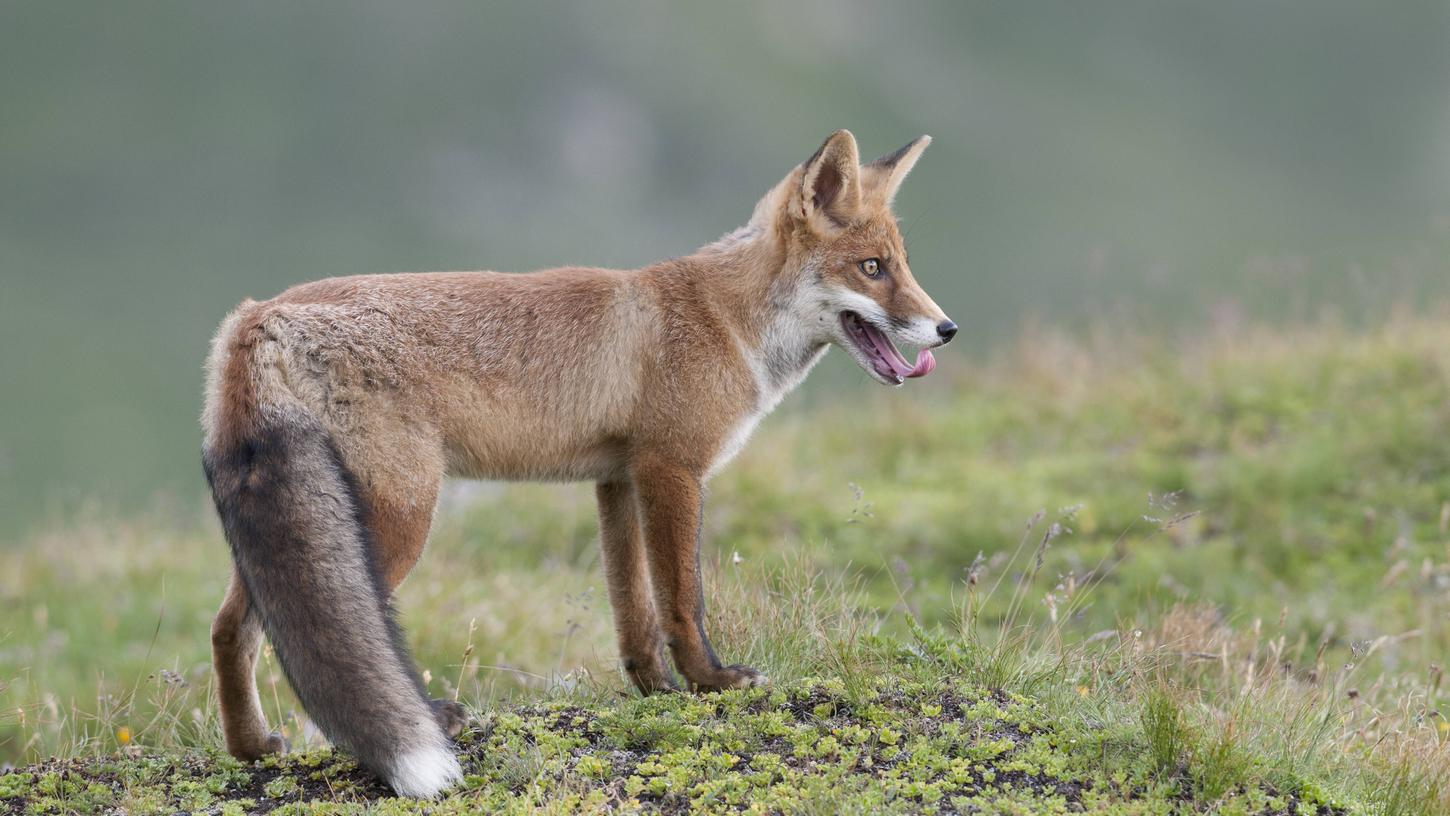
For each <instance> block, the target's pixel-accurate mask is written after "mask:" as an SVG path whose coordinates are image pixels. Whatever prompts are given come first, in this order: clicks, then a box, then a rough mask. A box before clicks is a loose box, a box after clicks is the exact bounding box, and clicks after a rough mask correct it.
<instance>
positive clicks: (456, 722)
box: [428, 700, 468, 739]
mask: <svg viewBox="0 0 1450 816" xmlns="http://www.w3.org/2000/svg"><path fill="white" fill-rule="evenodd" d="M428 704H429V705H431V706H432V707H433V719H435V720H437V721H438V727H439V728H442V729H443V733H445V734H447V735H448V738H449V739H453V738H454V737H457V736H458V735H459V734H462V733H463V728H464V726H466V725H468V709H466V708H464V707H463V704H461V703H457V702H454V701H453V700H429V701H428Z"/></svg>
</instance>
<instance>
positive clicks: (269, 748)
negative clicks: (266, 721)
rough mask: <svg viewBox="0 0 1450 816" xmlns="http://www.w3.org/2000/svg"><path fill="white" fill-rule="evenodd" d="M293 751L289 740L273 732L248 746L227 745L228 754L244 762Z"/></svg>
mask: <svg viewBox="0 0 1450 816" xmlns="http://www.w3.org/2000/svg"><path fill="white" fill-rule="evenodd" d="M290 750H292V746H291V745H288V744H287V739H286V738H285V737H283V736H282V735H281V734H279V733H277V732H276V731H273V732H271V733H269V734H268V735H267V736H265V737H261V738H259V739H257V740H255V741H254V742H252V743H250V744H247V745H231V744H228V745H227V753H229V754H231V755H232V756H234V757H236V758H237V759H240V760H242V761H243V762H255V761H257V760H259V759H261V758H262V757H264V756H267V755H268V754H285V753H287V752H288V751H290Z"/></svg>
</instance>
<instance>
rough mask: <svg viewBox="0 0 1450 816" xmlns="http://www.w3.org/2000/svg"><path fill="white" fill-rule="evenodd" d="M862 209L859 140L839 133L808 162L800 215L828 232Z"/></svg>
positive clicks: (842, 132)
mask: <svg viewBox="0 0 1450 816" xmlns="http://www.w3.org/2000/svg"><path fill="white" fill-rule="evenodd" d="M860 207H861V158H860V155H859V153H858V152H857V150H856V137H855V136H852V135H851V131H849V130H838V131H836V132H835V133H832V134H831V135H830V137H829V138H827V139H826V141H825V144H822V145H821V149H820V150H817V151H816V154H815V155H814V156H811V157H810V159H809V160H807V161H806V163H805V173H804V174H803V175H802V176H801V188H800V214H801V216H802V217H803V218H805V220H806V221H807V222H809V223H811V224H812V225H813V226H816V227H818V228H824V229H831V228H833V227H840V226H842V225H844V224H846V223H847V222H848V221H850V220H851V218H852V217H853V216H854V215H855V214H856V212H857V211H858V210H859V209H860Z"/></svg>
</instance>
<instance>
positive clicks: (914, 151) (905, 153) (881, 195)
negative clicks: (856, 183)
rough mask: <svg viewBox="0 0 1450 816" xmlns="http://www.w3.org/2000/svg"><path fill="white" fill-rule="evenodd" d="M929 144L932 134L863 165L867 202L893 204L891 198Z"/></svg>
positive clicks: (886, 205) (862, 187)
mask: <svg viewBox="0 0 1450 816" xmlns="http://www.w3.org/2000/svg"><path fill="white" fill-rule="evenodd" d="M929 144H931V137H930V136H918V137H917V138H916V139H915V140H914V141H912V142H911V143H910V144H908V145H907V146H906V147H903V148H901V149H900V150H898V151H896V152H895V153H891V154H888V155H885V156H882V157H881V158H879V159H877V160H876V161H873V162H871V163H870V164H868V165H866V166H865V167H862V168H861V192H862V195H864V196H865V197H866V200H867V202H868V203H870V204H872V205H875V206H880V207H889V206H891V200H892V199H893V198H896V191H897V190H898V189H900V188H901V182H902V181H904V180H905V179H906V174H907V173H910V172H911V168H912V167H915V166H916V160H917V159H919V158H921V153H922V151H924V150H926V146H927V145H929Z"/></svg>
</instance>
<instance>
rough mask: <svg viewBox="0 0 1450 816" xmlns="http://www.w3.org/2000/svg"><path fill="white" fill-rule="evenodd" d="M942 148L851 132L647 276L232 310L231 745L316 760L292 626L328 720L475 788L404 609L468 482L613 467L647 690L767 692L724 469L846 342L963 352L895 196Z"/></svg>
mask: <svg viewBox="0 0 1450 816" xmlns="http://www.w3.org/2000/svg"><path fill="white" fill-rule="evenodd" d="M930 142H931V139H930V137H927V136H922V137H920V138H918V139H915V140H913V141H912V142H910V143H909V144H907V145H906V146H904V147H902V148H901V149H900V150H897V151H896V152H894V153H891V154H888V155H886V156H883V157H882V158H879V159H876V160H875V161H871V162H868V163H865V164H862V163H861V161H860V158H859V155H858V149H857V144H856V139H855V137H854V136H853V135H852V134H851V133H850V131H847V130H839V131H836V132H835V133H833V134H831V136H830V137H829V138H827V139H826V140H825V142H824V143H823V144H822V145H821V146H820V148H819V149H818V150H816V152H815V153H814V154H813V155H812V156H811V157H810V158H809V159H807V160H806V161H805V162H803V163H801V164H799V165H797V166H796V167H794V168H793V169H792V170H791V171H790V173H788V174H787V175H786V176H785V178H783V179H782V180H781V181H780V182H778V183H777V184H776V185H775V186H774V187H772V188H771V189H770V191H769V192H767V193H766V194H765V196H764V197H762V198H761V199H760V200H759V202H758V203H757V204H756V205H755V208H754V210H753V211H752V214H751V216H750V220H749V221H748V222H747V223H746V225H745V226H743V227H741V228H739V229H737V230H735V231H733V232H730V233H728V234H726V235H725V236H723V237H722V238H720V239H718V240H716V241H714V242H713V243H710V244H708V245H706V246H704V247H703V248H701V249H699V250H698V251H696V252H694V253H693V254H690V255H687V256H684V257H678V258H673V259H670V260H665V261H662V262H659V263H655V264H652V265H649V266H645V267H643V268H640V269H633V270H614V269H597V268H585V267H565V268H558V269H550V270H544V271H538V272H531V273H523V274H505V273H498V272H456V273H407V274H383V275H362V276H354V277H341V278H329V279H324V280H319V281H314V282H311V283H304V284H300V285H297V286H295V287H293V288H291V289H288V290H286V291H284V292H283V293H282V294H280V295H278V296H276V297H274V298H272V299H271V300H266V301H260V302H259V301H253V300H246V301H243V302H242V303H241V304H240V305H239V306H237V307H236V308H235V309H234V310H232V311H231V312H230V313H229V314H228V315H227V316H226V318H225V319H224V320H223V322H222V324H221V326H220V328H219V329H218V330H217V332H216V334H215V336H214V338H213V340H212V345H211V350H210V354H209V355H208V357H207V362H206V385H205V400H204V407H203V410H202V430H203V443H202V462H203V466H204V470H205V473H206V478H207V481H208V484H209V486H210V489H211V494H212V498H213V501H214V504H215V506H216V511H217V514H218V516H219V518H220V520H221V526H222V531H223V533H224V535H225V537H226V540H227V543H228V546H229V549H230V551H231V556H232V565H233V569H232V574H231V579H230V584H229V586H228V588H227V591H226V596H225V599H224V600H223V601H222V604H221V608H220V609H219V610H218V612H217V615H216V618H215V620H214V621H213V623H212V627H211V646H212V661H213V669H214V677H215V686H216V690H217V702H218V706H219V709H220V720H221V725H222V731H223V738H224V741H225V744H226V749H227V751H228V752H229V753H231V754H232V755H234V756H236V757H237V758H239V759H242V760H248V761H250V760H256V759H258V758H260V757H262V756H264V755H266V754H270V753H276V752H283V751H286V750H287V749H288V745H287V742H286V740H284V739H283V737H282V736H281V735H280V734H278V733H276V732H274V731H271V730H269V728H268V726H267V722H266V719H265V717H264V715H263V712H262V706H261V703H260V700H259V696H258V692H257V685H256V680H255V669H256V662H257V659H258V655H259V651H260V648H261V643H262V638H263V636H264V635H265V637H266V638H267V639H268V640H269V642H270V643H271V644H272V647H273V649H274V651H275V653H276V656H277V658H278V660H279V662H280V664H281V666H282V669H283V671H284V674H285V676H286V677H287V680H288V682H289V683H290V684H291V686H292V688H293V690H294V691H295V692H296V695H297V698H298V700H299V701H300V703H301V705H302V707H303V709H304V710H305V711H306V713H307V715H308V716H309V717H310V719H311V720H312V721H313V722H314V723H315V724H316V725H317V727H318V728H319V729H320V730H321V731H322V733H323V734H324V735H325V736H326V737H327V738H328V739H329V740H330V741H331V742H332V743H333V744H334V745H336V746H338V747H339V748H342V749H344V750H346V751H349V752H351V753H352V754H353V756H354V757H355V758H356V759H357V760H358V762H359V764H361V765H362V766H363V767H365V768H367V769H369V770H371V771H372V772H374V773H376V774H377V775H378V776H379V777H380V778H381V779H383V780H384V781H385V782H386V783H387V784H388V785H390V786H391V788H392V789H393V790H394V791H395V792H396V793H397V794H398V795H400V796H405V797H417V798H433V797H436V796H438V795H439V794H441V793H442V792H443V791H445V790H447V789H448V788H449V787H451V786H452V785H454V784H455V783H457V782H459V781H460V780H461V779H462V777H463V773H462V769H461V766H460V764H459V761H458V759H457V757H456V756H455V754H454V752H453V750H452V747H451V740H452V739H453V738H454V737H456V736H458V734H459V733H461V730H462V729H463V728H464V727H465V726H466V724H467V718H468V714H467V711H466V709H464V708H463V707H462V706H460V705H459V704H457V703H456V702H453V701H447V700H431V699H429V697H428V694H427V692H426V689H425V687H424V684H423V682H422V681H421V679H420V677H419V674H418V672H417V669H416V666H415V665H414V663H413V660H412V658H411V656H410V653H409V651H408V648H407V644H406V642H405V638H404V636H403V633H402V632H401V630H400V628H399V627H398V625H397V623H396V622H395V619H394V615H393V610H392V603H391V597H392V594H393V591H394V590H395V589H396V588H397V586H398V584H399V583H400V582H401V581H402V580H403V579H404V577H405V576H406V575H407V574H408V572H409V570H411V569H412V567H413V566H414V564H416V563H417V561H418V559H419V557H420V556H421V554H422V552H423V548H424V544H425V542H426V540H427V538H428V531H429V527H430V526H431V525H432V522H433V516H434V512H435V505H436V504H437V500H438V495H439V489H440V485H441V484H442V482H443V480H444V478H445V477H450V476H452V477H462V478H474V479H493V480H516V481H519V480H533V481H556V482H567V481H592V482H594V483H595V493H596V498H597V501H598V515H599V528H600V543H601V550H602V554H603V557H602V561H603V568H604V576H605V584H606V587H607V593H608V597H609V601H610V605H611V607H612V610H613V617H614V626H615V632H616V639H617V643H618V649H619V654H620V659H621V663H622V667H623V672H624V674H625V675H626V676H627V677H628V679H629V681H630V682H631V683H632V684H633V686H634V687H635V688H636V689H638V691H639V692H640V693H642V694H652V693H656V692H664V691H678V690H683V689H689V690H693V691H712V690H723V689H737V688H745V687H751V686H758V685H762V684H765V683H766V682H767V679H766V677H765V675H763V674H762V673H761V672H759V671H757V670H756V669H754V668H751V667H749V666H744V665H733V664H731V665H727V664H725V663H722V662H721V660H720V659H719V658H718V657H717V656H716V654H715V650H714V648H713V647H712V646H711V643H710V639H709V637H708V636H707V635H706V632H705V599H704V597H703V595H702V589H701V574H700V529H701V524H700V519H701V513H702V511H703V502H702V497H703V493H704V488H705V484H706V482H707V480H708V479H709V478H710V477H711V476H713V475H714V474H715V473H716V472H717V471H719V469H720V468H721V467H722V466H724V465H725V463H726V462H728V461H729V460H730V459H731V458H733V457H734V456H735V455H736V454H737V453H738V452H739V451H740V449H741V448H742V447H743V446H744V445H745V443H746V441H747V439H748V438H749V437H750V435H751V433H752V431H753V430H754V429H755V427H756V426H757V424H758V423H759V422H760V421H761V419H762V418H763V417H764V416H766V415H767V414H768V413H770V412H771V410H773V409H774V408H775V407H776V406H777V405H778V404H779V403H780V401H781V400H782V399H783V398H784V397H785V396H786V394H788V393H789V392H791V391H792V390H793V389H794V388H796V386H798V385H799V384H800V383H801V381H802V380H803V379H804V378H805V377H806V375H807V373H808V372H809V371H810V370H811V369H812V368H813V367H814V366H815V365H816V364H817V363H818V362H819V361H820V360H821V358H822V357H823V356H824V355H825V353H826V352H827V350H828V349H829V348H830V347H832V346H836V347H839V348H841V349H843V350H844V351H845V352H846V353H847V354H849V355H850V356H851V358H852V359H853V360H855V362H856V363H857V364H858V365H860V367H861V368H862V369H863V370H864V371H865V372H866V374H867V375H868V376H869V377H870V378H871V379H874V380H876V381H877V382H879V383H882V384H884V385H888V386H900V385H902V384H903V383H904V382H905V381H906V380H907V379H912V378H917V377H922V376H925V375H926V374H929V373H930V372H931V371H932V370H933V369H934V368H935V366H936V361H935V358H934V357H933V355H932V349H934V348H937V347H939V346H941V345H943V344H945V343H947V342H948V341H950V340H951V339H952V337H953V336H954V335H955V334H956V332H957V325H956V324H955V323H954V322H952V320H950V319H949V318H948V317H947V316H946V314H945V313H944V312H943V311H942V310H941V308H940V307H939V306H937V304H936V302H935V301H933V300H932V299H931V297H929V296H928V295H927V294H926V292H925V291H924V290H923V289H922V287H921V286H920V285H919V284H918V283H917V282H916V280H915V279H914V278H913V277H912V273H911V268H910V266H909V264H908V263H907V254H906V247H905V245H904V243H903V239H902V236H901V233H900V232H899V230H898V228H897V220H896V217H895V215H894V214H893V211H892V203H893V199H894V197H895V195H896V193H897V190H898V188H899V187H900V186H901V183H902V181H903V180H904V179H905V177H906V175H907V174H908V173H909V172H910V171H911V169H912V167H913V166H914V165H915V164H916V162H917V159H918V158H920V156H921V154H922V151H923V150H925V149H926V147H927V145H928V144H929V143H930ZM898 343H900V344H904V345H907V346H909V347H916V349H917V354H916V358H915V359H914V360H912V361H908V360H907V359H906V358H905V356H904V355H903V354H902V353H901V352H900V350H899V349H898V347H897V344H898ZM666 652H668V657H669V661H668V662H667V660H666ZM671 664H672V665H673V670H672V669H671V667H670V666H671ZM674 671H678V672H679V674H680V676H681V677H682V678H683V685H682V684H681V682H680V681H679V680H678V679H677V678H676V676H675V674H674Z"/></svg>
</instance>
